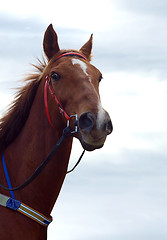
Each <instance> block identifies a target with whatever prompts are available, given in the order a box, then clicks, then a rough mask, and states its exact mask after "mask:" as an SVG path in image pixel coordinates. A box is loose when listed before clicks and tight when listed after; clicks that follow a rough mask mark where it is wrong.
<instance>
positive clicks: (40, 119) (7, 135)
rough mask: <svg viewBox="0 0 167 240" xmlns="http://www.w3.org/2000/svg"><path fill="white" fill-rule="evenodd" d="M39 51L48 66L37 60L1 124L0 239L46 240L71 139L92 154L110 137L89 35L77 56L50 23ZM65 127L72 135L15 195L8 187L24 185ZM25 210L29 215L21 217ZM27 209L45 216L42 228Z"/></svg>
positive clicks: (63, 176) (98, 73) (107, 118)
mask: <svg viewBox="0 0 167 240" xmlns="http://www.w3.org/2000/svg"><path fill="white" fill-rule="evenodd" d="M43 47H44V53H45V55H46V58H47V63H46V61H44V62H41V61H39V65H38V66H35V67H36V68H37V70H38V73H37V74H32V75H30V76H29V77H28V79H26V80H27V83H26V84H25V86H24V87H23V88H21V89H20V91H19V93H18V95H17V96H16V98H15V100H14V102H13V103H12V105H11V107H10V109H9V110H8V112H7V113H6V114H5V115H4V116H3V118H2V119H1V120H0V158H1V159H3V160H4V162H3V161H0V183H1V185H0V195H1V197H2V202H4V201H5V204H6V205H5V206H3V204H1V205H0V240H9V239H10V240H11V239H13V240H14V239H16V240H18V239H21V240H23V239H24V240H30V239H31V240H37V239H38V240H46V239H47V225H48V224H49V222H50V221H51V218H50V213H51V211H52V208H53V206H54V204H55V202H56V199H57V197H58V195H59V192H60V189H61V187H62V184H63V181H64V178H65V176H66V173H67V167H68V161H69V157H70V152H71V147H72V140H73V137H76V138H78V139H79V140H80V142H81V144H82V146H83V148H84V149H85V150H87V151H93V150H95V149H98V148H101V147H102V146H103V144H104V142H105V140H106V136H107V135H108V134H110V133H111V132H112V123H111V120H110V117H109V114H108V113H107V112H106V111H105V110H104V109H103V108H102V105H101V101H100V96H99V82H100V81H101V79H102V74H101V72H100V71H99V70H98V69H97V68H96V67H94V66H93V65H91V64H90V60H91V49H92V35H91V37H90V39H89V40H88V41H87V42H86V43H85V44H84V45H83V46H82V47H81V49H80V50H79V51H76V50H60V48H59V45H58V41H57V34H56V32H55V31H54V29H53V27H52V24H51V25H49V27H48V28H47V30H46V32H45V35H44V40H43ZM67 122H68V125H69V126H68V129H70V134H69V136H68V137H65V139H63V140H64V141H63V142H62V143H61V144H60V146H59V147H58V148H57V149H56V153H55V154H53V156H52V159H51V161H50V162H49V163H48V164H47V165H46V166H45V168H44V169H43V171H41V173H40V174H39V175H38V176H37V177H36V178H35V179H33V181H31V183H29V184H28V185H27V186H25V187H23V188H20V189H17V191H13V190H14V189H11V188H12V187H13V188H15V187H16V186H19V185H21V184H22V183H24V182H25V181H26V180H27V179H28V178H29V177H30V176H31V175H32V174H33V173H34V171H35V169H37V167H38V166H40V165H41V164H42V163H43V162H44V161H45V159H46V158H47V156H48V155H49V153H50V152H51V150H52V149H53V147H54V145H55V143H57V142H58V140H59V139H60V138H61V136H62V133H63V129H65V128H66V126H67ZM5 167H6V170H5ZM2 185H4V186H6V187H8V188H9V189H10V191H8V190H5V189H3V188H2ZM10 192H11V195H10ZM15 199H16V200H15ZM22 203H23V204H22ZM24 204H26V205H24ZM7 205H8V206H7ZM9 205H10V206H9ZM11 206H12V207H11ZM26 206H28V210H26V211H27V212H25V213H23V214H21V211H22V212H23V210H24V209H25V208H26ZM29 206H30V207H29ZM10 208H12V209H10ZM31 208H33V209H35V210H34V212H35V213H32V214H34V215H35V216H36V215H38V213H39V215H40V217H38V218H41V215H42V216H43V215H44V219H42V220H41V221H43V222H42V223H41V224H40V223H39V221H40V220H37V221H36V220H35V221H33V220H32V218H33V217H32V216H29V217H27V215H28V212H30V211H31V210H32V211H33V209H31ZM37 211H38V212H37ZM24 215H26V216H24ZM44 225H46V226H44Z"/></svg>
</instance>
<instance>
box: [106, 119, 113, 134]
mask: <svg viewBox="0 0 167 240" xmlns="http://www.w3.org/2000/svg"><path fill="white" fill-rule="evenodd" d="M106 130H107V133H108V134H110V133H111V132H112V130H113V125H112V122H111V120H109V121H108V123H107V125H106Z"/></svg>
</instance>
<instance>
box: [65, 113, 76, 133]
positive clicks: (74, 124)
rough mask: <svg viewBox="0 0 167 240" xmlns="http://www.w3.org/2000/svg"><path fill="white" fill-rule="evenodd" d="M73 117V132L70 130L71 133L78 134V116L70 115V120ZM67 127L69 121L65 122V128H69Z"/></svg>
mask: <svg viewBox="0 0 167 240" xmlns="http://www.w3.org/2000/svg"><path fill="white" fill-rule="evenodd" d="M73 117H75V122H74V126H75V130H74V131H72V130H71V133H77V132H78V125H77V122H78V114H74V115H71V116H70V119H71V118H73ZM69 126H70V120H68V121H67V127H69Z"/></svg>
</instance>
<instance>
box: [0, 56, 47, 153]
mask: <svg viewBox="0 0 167 240" xmlns="http://www.w3.org/2000/svg"><path fill="white" fill-rule="evenodd" d="M32 65H33V66H34V67H35V69H36V70H37V72H36V73H34V74H31V75H29V76H28V77H27V78H26V79H25V82H26V85H25V86H24V87H21V88H20V89H19V91H18V92H17V94H16V96H15V98H14V101H13V102H12V103H11V104H10V106H9V108H8V111H7V113H6V114H5V115H4V116H3V117H2V118H1V119H0V152H1V151H4V149H5V148H6V147H7V146H9V144H10V143H11V142H12V141H14V140H15V139H16V137H17V136H18V134H19V133H20V131H21V130H22V128H23V127H24V125H25V122H26V120H27V118H28V116H29V113H30V109H31V106H32V104H33V101H34V98H35V95H36V92H37V89H38V87H39V84H40V81H41V75H42V73H43V71H44V69H45V67H46V62H45V60H44V58H43V61H40V60H39V59H38V65H34V64H32Z"/></svg>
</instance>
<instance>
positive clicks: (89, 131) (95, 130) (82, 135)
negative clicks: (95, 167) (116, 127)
mask: <svg viewBox="0 0 167 240" xmlns="http://www.w3.org/2000/svg"><path fill="white" fill-rule="evenodd" d="M78 128H79V140H80V142H81V144H82V146H83V148H84V149H85V150H87V151H93V150H95V149H98V148H101V147H103V145H104V142H105V140H106V137H107V135H109V134H110V133H111V132H112V130H113V125H112V122H111V119H110V116H109V114H108V113H107V112H106V111H105V110H103V114H101V116H100V117H99V116H97V117H96V116H95V115H94V114H93V113H92V112H85V113H83V114H81V116H80V117H79V119H78Z"/></svg>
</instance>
